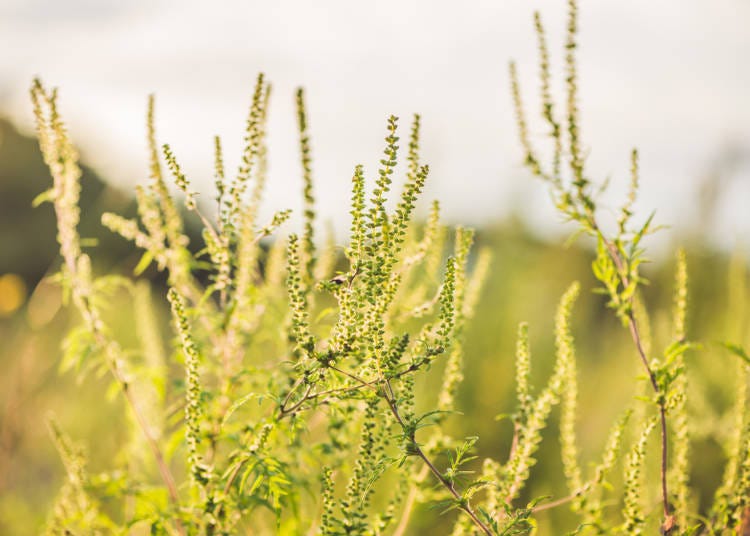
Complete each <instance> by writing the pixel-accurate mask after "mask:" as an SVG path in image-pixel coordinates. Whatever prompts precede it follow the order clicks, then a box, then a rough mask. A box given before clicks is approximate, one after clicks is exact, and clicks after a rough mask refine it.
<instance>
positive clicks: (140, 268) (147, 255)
mask: <svg viewBox="0 0 750 536" xmlns="http://www.w3.org/2000/svg"><path fill="white" fill-rule="evenodd" d="M153 260H154V254H153V253H151V252H150V251H145V252H144V253H143V255H142V256H141V260H139V261H138V264H137V265H136V266H135V268H133V275H141V274H142V273H143V272H144V271H145V270H146V268H148V267H149V265H150V264H151V262H152V261H153Z"/></svg>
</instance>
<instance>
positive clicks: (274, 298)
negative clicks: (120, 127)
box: [32, 76, 491, 534]
mask: <svg viewBox="0 0 750 536" xmlns="http://www.w3.org/2000/svg"><path fill="white" fill-rule="evenodd" d="M269 94H270V86H269V85H268V84H267V83H266V82H265V80H264V79H263V77H262V76H261V77H259V78H258V82H257V84H256V87H255V91H254V93H253V98H252V103H251V107H250V112H249V115H248V119H247V126H246V133H245V146H244V150H243V154H242V156H241V164H240V167H239V169H238V171H237V173H236V175H235V176H234V177H232V178H228V176H227V172H226V170H225V168H224V157H223V154H222V150H221V140H220V139H219V138H216V140H215V184H216V191H217V195H216V206H215V216H213V217H212V216H209V215H208V213H205V212H204V210H205V207H203V206H200V205H199V204H198V202H197V195H196V193H195V192H194V191H193V189H192V186H191V184H190V182H189V181H188V179H187V177H186V176H185V175H184V173H183V172H182V169H181V166H180V164H179V159H178V156H177V155H176V154H175V153H174V152H173V151H172V149H171V148H170V147H169V145H166V144H165V145H162V146H161V147H160V146H159V145H158V143H157V139H156V132H155V129H154V100H153V98H152V99H150V100H149V106H148V114H147V127H148V128H147V138H148V141H149V147H150V157H151V163H150V179H149V182H148V184H147V185H145V186H141V187H138V188H137V191H136V193H137V202H138V216H139V217H138V219H137V220H136V219H133V220H128V219H124V218H122V217H120V216H118V215H115V214H105V215H104V217H103V224H104V225H105V226H107V227H108V228H110V229H111V230H112V231H114V232H116V233H119V234H120V235H122V236H123V237H125V238H126V239H128V240H131V241H132V242H134V244H135V245H136V246H137V247H139V248H141V249H142V250H143V256H142V260H141V262H140V263H139V264H138V266H137V267H136V274H138V273H140V272H142V271H143V270H145V269H146V268H147V267H148V265H149V264H151V263H155V264H156V267H157V269H159V270H164V271H166V273H167V275H168V284H169V291H168V293H167V298H168V301H169V304H170V306H171V311H172V318H173V321H174V326H175V331H176V335H177V344H176V353H175V354H174V356H173V358H172V359H174V360H176V361H177V362H181V363H182V364H183V371H184V372H183V374H182V377H180V376H177V377H173V376H171V375H170V374H169V370H170V369H172V367H167V366H166V365H165V363H164V358H163V357H160V351H159V347H160V346H161V342H159V341H158V340H155V339H157V338H158V335H157V334H156V332H155V331H154V330H153V329H152V328H153V326H150V325H146V324H148V322H147V318H148V316H149V314H150V305H149V304H148V298H147V295H148V293H149V291H148V289H147V288H146V289H144V287H143V286H142V285H141V284H139V285H138V286H135V287H134V286H133V285H132V284H131V283H130V281H129V280H127V279H123V280H121V281H120V283H121V284H122V285H123V286H124V287H126V288H127V289H129V291H130V292H133V293H134V297H135V298H136V305H137V308H138V316H139V317H142V319H143V324H144V325H143V326H142V327H141V329H142V330H143V333H142V334H141V337H142V340H143V348H142V349H140V350H132V349H124V348H122V347H121V346H120V343H118V341H117V337H116V335H115V333H114V332H113V331H112V330H111V329H110V328H109V327H108V326H107V323H106V322H105V321H104V320H103V315H102V310H103V309H105V303H104V300H103V299H102V298H103V294H102V292H103V290H102V287H103V283H104V282H107V283H108V284H110V285H111V284H113V283H114V282H116V280H114V279H112V278H111V277H109V278H107V279H106V280H105V279H101V278H96V277H94V275H93V274H92V271H91V268H90V261H89V257H88V255H87V254H86V253H83V252H82V250H81V247H80V239H79V238H78V234H77V229H76V228H77V223H78V208H77V199H78V191H79V186H78V182H77V181H78V177H79V175H80V172H79V170H78V167H77V163H76V156H75V151H74V149H73V146H72V143H71V142H70V139H69V137H68V135H67V132H66V131H65V129H64V127H63V124H62V121H61V120H60V117H59V113H58V108H57V98H56V93H55V92H54V91H52V92H49V91H47V90H46V89H45V88H44V87H43V86H42V85H41V83H39V82H35V84H34V86H33V88H32V96H33V99H34V105H35V111H36V116H37V127H38V134H39V140H40V146H41V148H42V152H43V154H44V156H45V159H46V161H47V163H48V165H49V166H50V169H51V171H52V174H53V178H54V187H53V189H52V191H51V192H50V193H49V194H48V196H47V197H48V198H49V199H50V200H52V202H53V203H54V206H55V210H56V213H57V215H58V221H59V241H60V246H61V252H62V254H63V259H64V265H63V268H62V271H61V275H60V280H61V282H62V283H63V285H64V288H65V289H66V292H67V293H69V294H70V295H71V296H72V298H73V300H74V304H75V305H76V306H77V308H78V310H79V311H80V312H81V314H82V316H83V318H84V324H83V326H82V327H81V328H79V329H78V330H76V332H75V337H76V339H75V340H76V341H78V342H75V344H73V343H70V344H69V348H70V349H71V350H70V352H69V353H70V354H71V356H70V357H69V358H68V359H69V360H71V361H75V362H78V363H80V362H84V361H85V362H87V366H88V365H90V364H92V363H93V364H94V366H95V367H105V366H106V367H107V368H108V370H109V371H110V372H111V375H112V377H113V379H114V385H115V387H114V388H115V389H117V390H119V391H120V392H121V393H122V394H123V395H124V396H125V398H126V400H127V401H128V402H129V405H130V410H131V413H132V415H133V416H134V419H133V423H134V428H137V430H135V429H134V430H133V435H134V437H133V439H132V443H131V444H133V445H138V444H142V443H143V442H144V441H145V443H146V444H147V445H148V446H149V447H150V449H151V454H152V456H151V457H152V463H144V464H143V466H142V467H137V466H135V465H131V466H130V467H128V468H127V469H128V470H126V471H122V470H120V469H119V468H118V469H115V470H114V471H113V472H111V473H107V474H103V475H100V476H99V477H97V479H96V480H94V479H90V478H87V477H86V476H85V473H84V472H83V471H84V464H83V462H82V461H78V460H79V459H80V456H79V455H78V454H76V455H75V456H73V454H72V453H74V452H77V451H74V449H73V448H72V447H71V446H70V445H71V443H70V441H69V440H68V439H67V438H66V437H65V436H64V435H63V434H62V432H59V430H58V428H57V426H56V425H53V428H52V429H53V430H54V431H55V437H56V438H57V439H56V441H57V443H58V444H59V445H61V452H62V454H63V458H64V460H65V463H66V467H68V468H69V475H70V476H69V479H70V481H69V484H67V487H66V490H69V491H65V492H64V493H63V494H62V495H61V502H60V504H59V505H58V507H56V508H55V510H54V516H53V518H51V521H50V524H49V526H48V530H49V532H50V533H63V532H65V530H67V528H70V527H74V526H80V525H77V523H79V522H80V521H81V520H82V519H83V520H87V519H96V520H97V523H96V524H94V523H93V521H92V522H91V523H89V524H88V525H86V526H87V527H88V528H89V529H91V530H99V528H98V527H100V526H101V527H106V528H108V529H114V527H121V528H122V530H123V531H127V530H130V529H132V530H136V529H137V528H139V527H142V528H147V529H148V530H150V531H151V532H152V533H164V534H203V533H205V534H233V533H236V532H237V531H243V530H254V531H255V530H261V529H262V528H263V527H265V528H266V529H267V530H273V527H275V530H276V531H279V532H284V533H289V532H292V533H299V532H302V531H307V530H310V528H311V527H312V528H315V527H317V530H318V531H319V532H321V533H323V534H374V533H382V532H383V531H385V530H386V529H388V527H389V526H391V525H393V524H395V522H396V521H399V522H400V523H401V524H402V525H404V524H405V523H406V522H407V521H408V515H409V514H410V513H411V508H407V509H406V510H405V512H404V513H401V512H399V506H400V501H401V499H402V496H403V494H404V493H406V491H407V488H408V487H409V485H410V484H409V483H410V482H411V481H412V480H413V481H414V485H415V486H416V485H418V484H422V485H427V484H424V480H425V477H426V476H427V475H425V474H424V473H422V467H424V468H426V469H427V471H428V472H429V473H431V478H432V479H433V480H432V481H433V482H437V483H438V484H439V485H440V486H441V487H442V489H443V491H442V492H441V493H437V495H439V496H440V499H441V500H445V501H446V503H447V504H449V506H450V507H452V508H457V509H459V510H460V511H462V512H463V513H464V514H465V515H466V516H467V518H468V519H470V520H471V522H473V523H474V524H475V525H476V526H477V527H479V528H480V529H481V530H482V531H484V532H485V533H487V534H490V533H491V532H490V528H489V527H488V525H487V521H486V520H484V519H483V518H482V517H481V514H480V513H478V511H477V510H476V509H475V508H474V507H473V505H472V504H471V494H472V491H471V487H464V486H463V481H462V480H461V479H460V478H459V474H460V471H459V467H461V466H462V465H463V464H464V463H466V459H467V458H468V452H469V450H470V449H471V447H472V446H473V444H474V440H473V439H468V440H466V441H459V442H454V441H452V440H449V439H448V438H443V439H442V441H441V442H439V443H436V444H434V445H433V446H431V447H430V448H429V449H428V448H427V447H425V446H423V445H422V443H421V441H420V440H418V434H420V432H419V430H420V429H422V428H423V427H425V426H427V425H429V424H433V423H437V422H439V421H440V420H441V419H442V418H443V414H444V413H445V412H449V411H451V410H452V409H453V400H454V397H455V391H456V388H457V384H458V382H459V381H460V368H461V367H460V364H461V346H460V338H461V331H462V327H463V324H464V322H465V320H466V319H467V318H468V317H470V316H471V310H472V307H473V303H474V302H475V301H476V299H477V296H478V294H479V288H480V286H481V280H482V278H483V277H484V275H485V274H486V272H487V266H488V257H487V254H486V252H483V253H482V254H481V255H480V256H479V258H478V262H477V263H476V266H475V269H474V270H473V271H469V270H468V266H469V252H470V248H471V245H472V241H473V233H472V232H471V231H470V230H467V229H463V228H459V229H457V230H456V233H455V238H454V240H453V244H454V247H453V249H454V251H453V254H452V255H450V256H448V257H447V259H444V254H443V246H442V244H443V237H444V234H445V228H444V227H443V226H441V225H440V224H439V219H438V206H437V204H435V205H434V206H433V210H432V213H431V216H430V219H429V222H428V224H427V225H426V226H425V227H424V228H423V230H422V231H421V233H420V232H417V229H416V227H415V226H414V225H413V224H412V220H413V214H414V209H415V207H416V202H417V199H418V196H419V194H420V193H421V191H422V188H423V186H424V184H425V181H426V179H427V175H428V172H429V169H428V167H427V166H425V165H422V164H421V163H420V161H419V126H420V125H419V117H415V118H414V122H413V126H412V130H411V135H410V141H409V152H408V156H407V159H406V160H407V165H406V170H405V180H404V186H403V188H402V191H401V193H400V195H399V196H398V201H397V203H396V207H395V210H393V211H390V210H388V209H387V207H386V203H387V199H388V194H389V192H390V190H391V189H392V185H393V175H394V173H395V170H396V168H397V165H398V152H399V137H398V135H397V132H398V131H397V125H398V120H397V118H396V117H391V118H389V120H388V125H387V132H388V135H387V137H386V140H385V142H386V145H385V150H384V157H383V158H382V160H381V166H380V168H379V170H378V176H377V179H376V181H375V186H374V188H373V189H372V191H371V192H370V193H368V192H367V188H366V185H365V173H364V169H363V168H362V167H361V166H357V167H356V168H355V171H354V175H353V178H352V208H351V215H352V225H351V237H350V240H349V244H348V247H347V248H346V250H345V258H344V259H337V255H336V252H335V251H334V250H333V246H331V245H329V246H326V247H327V248H328V250H319V249H318V248H319V246H318V244H317V243H316V241H315V240H314V236H313V232H314V228H315V221H314V220H315V210H314V201H315V199H314V190H313V181H312V173H313V168H312V150H311V144H310V141H309V136H308V126H307V125H308V120H307V115H306V111H305V104H304V94H303V92H302V91H301V90H300V91H299V92H298V94H297V107H298V117H299V122H298V124H299V132H300V149H301V155H302V157H301V161H302V171H303V173H302V176H303V186H304V187H303V193H304V201H305V210H304V213H303V223H304V226H303V228H304V230H303V235H302V237H298V236H297V235H294V234H293V235H291V236H290V237H289V238H288V239H287V240H286V241H285V240H278V239H277V240H276V241H275V242H274V243H273V244H272V245H271V246H270V248H269V247H266V246H265V243H263V242H262V241H263V240H264V239H265V238H266V237H268V236H269V235H271V234H272V233H273V232H274V231H275V230H276V229H277V228H278V227H279V226H281V225H282V224H283V223H284V222H285V221H286V220H287V219H288V218H289V216H290V212H289V211H280V212H277V213H276V214H275V215H274V216H273V217H272V219H271V221H270V222H267V223H265V224H264V223H259V222H258V221H257V215H258V211H259V210H258V209H259V203H260V200H261V198H262V190H263V185H264V181H265V166H266V162H265V158H266V147H265V136H264V134H265V120H266V115H267V111H268V97H269ZM165 167H166V170H168V173H169V175H171V178H172V180H173V182H174V184H175V185H176V186H177V188H178V189H179V190H180V191H181V193H182V200H181V203H182V204H183V205H184V209H181V208H180V206H179V205H180V202H179V201H178V200H176V199H175V198H174V197H173V196H172V195H171V194H170V193H169V189H168V187H167V179H166V176H165V169H164V168H165ZM184 211H187V212H192V213H194V214H195V215H196V216H197V218H198V219H199V220H200V222H201V223H202V224H203V232H202V237H203V241H204V244H203V246H202V248H195V247H194V248H193V249H190V248H189V246H190V244H189V243H188V238H187V235H186V234H185V231H184V229H185V222H184V216H183V213H184ZM284 257H285V258H286V260H284ZM342 262H344V263H345V269H343V270H340V271H338V272H334V268H335V267H336V266H339V265H341V263H342ZM284 265H286V267H285V266H284ZM284 272H285V273H284ZM144 292H145V293H146V294H145V295H144ZM139 327H140V326H139ZM278 327H281V328H282V329H278ZM134 354H137V355H140V357H138V358H132V357H131V356H132V355H134ZM444 354H445V355H447V356H448V366H447V367H446V373H445V379H444V388H443V389H442V391H441V393H440V394H439V396H438V397H437V399H436V401H435V403H436V404H437V405H439V407H440V410H439V411H430V412H428V413H426V414H418V413H417V412H416V409H415V396H416V394H415V377H416V376H417V375H421V374H423V373H425V372H426V371H427V370H429V369H430V368H431V367H432V365H433V362H435V360H437V359H439V358H441V356H443V355H444ZM146 401H148V405H149V407H148V408H145V407H144V406H145V405H146ZM178 407H182V408H183V411H182V412H176V411H175V410H174V409H171V410H170V409H169V408H175V409H176V408H178ZM139 437H141V438H143V441H141V440H140V439H139ZM446 450H448V451H450V452H453V453H454V454H453V455H451V456H449V457H448V458H449V462H448V463H447V467H441V466H440V464H441V463H443V462H442V461H440V462H439V461H436V458H438V457H440V456H441V455H442V454H444V453H445V452H446ZM74 461H75V463H74ZM154 464H155V466H156V468H157V469H158V471H157V473H158V475H159V477H160V480H161V484H157V483H156V481H154V480H153V476H154V475H153V474H152V467H151V466H152V465H154ZM138 469H140V470H138ZM416 473H419V474H420V475H421V476H419V475H417V474H416ZM321 475H322V488H320V486H321V480H320V479H321ZM381 478H386V479H391V480H392V479H394V478H395V479H396V480H397V481H400V482H401V483H400V484H397V485H395V486H392V487H391V486H388V487H386V488H379V487H378V486H377V484H378V482H379V480H380V479H381ZM100 482H101V483H102V484H101V485H100V484H99V483H100ZM103 483H106V486H105V485H104V484H103ZM316 489H320V490H321V492H320V497H321V499H318V498H317V497H316V495H317V493H315V492H314V491H313V490H316ZM389 490H391V496H390V497H388V494H389ZM162 491H163V492H164V493H162ZM375 494H379V495H383V496H382V497H380V496H379V497H378V499H379V502H383V501H384V502H385V503H386V504H388V505H389V506H388V507H387V509H386V511H385V512H377V511H376V509H374V508H373V507H372V506H371V500H372V497H373V496H374V495H375ZM104 502H106V503H107V505H108V506H107V508H103V506H102V505H103V503H104ZM399 514H400V517H397V515H399ZM404 526H405V525H404ZM102 530H104V529H102Z"/></svg>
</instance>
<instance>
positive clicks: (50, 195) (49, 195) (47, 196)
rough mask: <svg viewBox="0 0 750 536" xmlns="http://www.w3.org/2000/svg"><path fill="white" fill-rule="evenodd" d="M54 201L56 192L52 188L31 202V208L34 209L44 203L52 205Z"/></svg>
mask: <svg viewBox="0 0 750 536" xmlns="http://www.w3.org/2000/svg"><path fill="white" fill-rule="evenodd" d="M54 199H55V190H54V189H53V188H50V189H49V190H45V191H43V192H42V193H41V194H39V195H38V196H36V197H35V198H34V200H33V201H32V202H31V206H32V207H33V208H36V207H38V206H39V205H41V204H43V203H48V202H50V203H51V202H52V201H53V200H54Z"/></svg>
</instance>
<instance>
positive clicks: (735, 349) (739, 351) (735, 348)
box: [719, 341, 750, 365]
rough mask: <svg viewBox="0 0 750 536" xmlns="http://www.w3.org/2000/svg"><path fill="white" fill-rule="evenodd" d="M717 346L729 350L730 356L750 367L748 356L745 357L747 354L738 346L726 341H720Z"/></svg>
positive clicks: (749, 357)
mask: <svg viewBox="0 0 750 536" xmlns="http://www.w3.org/2000/svg"><path fill="white" fill-rule="evenodd" d="M719 344H721V345H722V346H723V347H724V348H726V349H727V350H729V351H730V352H731V353H732V354H734V355H736V356H737V357H739V358H740V359H742V360H743V361H744V362H745V363H747V364H748V365H750V356H748V355H747V352H745V349H744V348H742V347H741V346H740V345H738V344H734V343H731V342H727V341H722V342H720V343H719Z"/></svg>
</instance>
